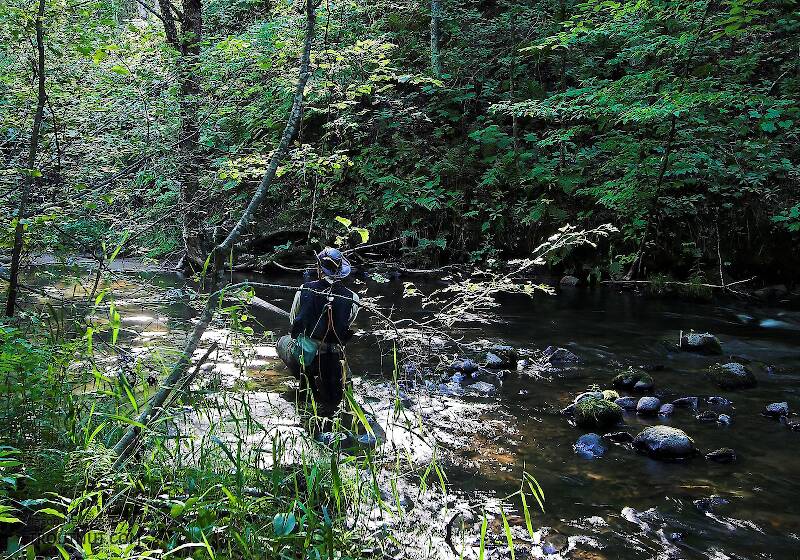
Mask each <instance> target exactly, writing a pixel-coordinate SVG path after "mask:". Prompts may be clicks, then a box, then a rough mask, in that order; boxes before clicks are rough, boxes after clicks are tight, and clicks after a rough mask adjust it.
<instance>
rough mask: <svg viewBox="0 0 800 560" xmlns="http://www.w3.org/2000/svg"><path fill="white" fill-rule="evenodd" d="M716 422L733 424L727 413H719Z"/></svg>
mask: <svg viewBox="0 0 800 560" xmlns="http://www.w3.org/2000/svg"><path fill="white" fill-rule="evenodd" d="M717 424H719V425H720V426H730V425H731V424H733V418H731V417H730V416H728V415H727V414H720V415H719V416H718V417H717Z"/></svg>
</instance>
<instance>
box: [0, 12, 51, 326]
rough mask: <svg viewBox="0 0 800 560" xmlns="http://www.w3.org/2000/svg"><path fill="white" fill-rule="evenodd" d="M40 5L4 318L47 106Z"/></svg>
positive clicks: (13, 297) (10, 308)
mask: <svg viewBox="0 0 800 560" xmlns="http://www.w3.org/2000/svg"><path fill="white" fill-rule="evenodd" d="M44 2H45V0H39V11H38V13H37V15H36V73H37V78H38V86H39V88H38V93H37V99H36V114H35V115H34V117H33V131H32V132H31V143H30V146H29V148H28V173H27V175H26V176H25V177H24V178H23V182H22V192H21V193H20V200H19V207H18V209H17V224H16V226H15V227H14V247H13V249H12V250H11V268H10V270H9V282H8V298H7V299H6V315H7V316H8V317H13V316H14V310H15V308H16V306H17V292H18V290H19V266H20V260H21V259H22V244H23V241H24V239H23V233H24V224H23V220H24V219H25V217H26V216H27V210H28V208H27V206H28V199H29V198H30V193H31V188H32V187H33V185H34V184H35V183H36V177H35V175H34V168H35V166H36V154H37V152H38V150H39V133H40V131H41V128H42V118H43V116H44V106H45V103H46V102H47V93H46V92H45V89H44V77H45V76H44V27H43V22H42V20H43V19H44Z"/></svg>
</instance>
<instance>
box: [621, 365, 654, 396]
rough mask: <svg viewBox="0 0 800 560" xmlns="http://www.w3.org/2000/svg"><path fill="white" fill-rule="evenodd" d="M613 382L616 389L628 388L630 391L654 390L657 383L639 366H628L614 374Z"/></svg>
mask: <svg viewBox="0 0 800 560" xmlns="http://www.w3.org/2000/svg"><path fill="white" fill-rule="evenodd" d="M612 384H613V385H614V388H616V389H628V390H629V391H632V390H635V391H641V392H645V391H652V390H653V387H654V386H655V384H654V383H653V378H652V377H650V374H649V373H647V372H646V371H644V370H641V369H637V368H628V369H627V370H625V371H623V372H620V373H618V374H617V375H616V376H614V379H613V380H612Z"/></svg>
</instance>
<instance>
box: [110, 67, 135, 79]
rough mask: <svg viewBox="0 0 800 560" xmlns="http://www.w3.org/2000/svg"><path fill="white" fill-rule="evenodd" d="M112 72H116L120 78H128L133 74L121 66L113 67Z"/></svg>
mask: <svg viewBox="0 0 800 560" xmlns="http://www.w3.org/2000/svg"><path fill="white" fill-rule="evenodd" d="M111 71H112V72H114V74H119V75H120V76H127V75H128V74H130V73H131V71H130V70H128V69H127V68H125V67H124V66H122V65H121V64H115V65H114V66H112V67H111Z"/></svg>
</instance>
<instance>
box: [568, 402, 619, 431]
mask: <svg viewBox="0 0 800 560" xmlns="http://www.w3.org/2000/svg"><path fill="white" fill-rule="evenodd" d="M620 420H622V408H621V407H620V406H619V405H617V404H616V403H613V402H611V401H607V400H605V399H591V398H590V399H583V400H582V401H580V402H578V403H576V404H575V423H576V424H577V425H578V426H580V427H581V428H600V429H603V428H610V427H612V426H615V425H616V424H617V423H619V421H620Z"/></svg>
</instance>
